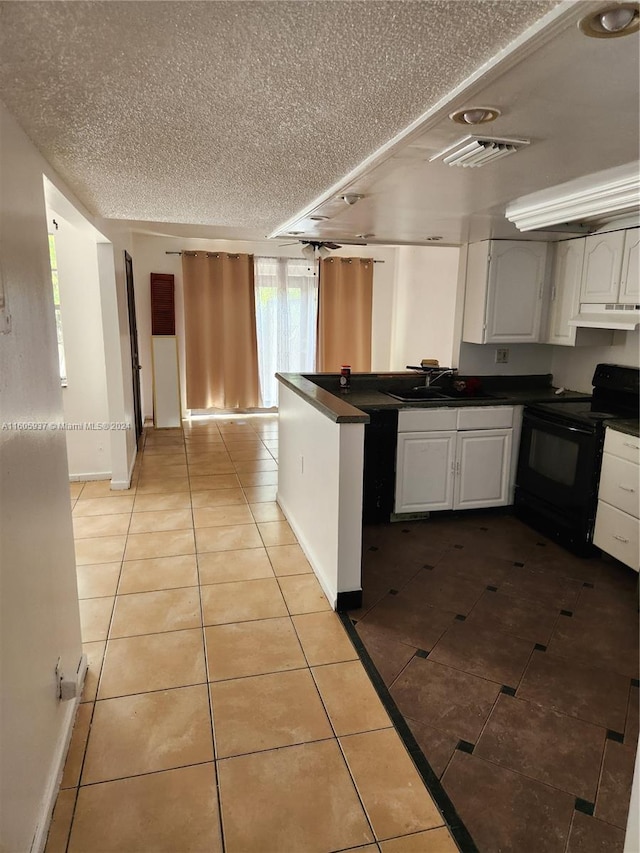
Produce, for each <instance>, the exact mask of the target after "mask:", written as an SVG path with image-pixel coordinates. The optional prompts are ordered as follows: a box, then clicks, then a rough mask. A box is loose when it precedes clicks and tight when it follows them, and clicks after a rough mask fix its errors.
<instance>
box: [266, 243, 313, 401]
mask: <svg viewBox="0 0 640 853" xmlns="http://www.w3.org/2000/svg"><path fill="white" fill-rule="evenodd" d="M255 287H256V331H257V337H258V369H259V374H260V392H261V397H262V405H263V406H264V407H265V408H271V407H272V406H277V405H278V382H277V380H276V378H275V375H274V374H275V373H276V372H279V373H281V372H285V373H304V372H308V371H313V370H315V360H316V325H317V314H318V277H317V267H316V265H315V264H313V263H312V264H309V262H308V261H306V260H304V259H297V258H296V259H292V258H256V261H255Z"/></svg>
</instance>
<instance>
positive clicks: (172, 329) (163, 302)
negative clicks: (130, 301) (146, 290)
mask: <svg viewBox="0 0 640 853" xmlns="http://www.w3.org/2000/svg"><path fill="white" fill-rule="evenodd" d="M175 333H176V312H175V297H174V282H173V276H172V275H167V274H164V273H157V272H152V273H151V334H152V335H175Z"/></svg>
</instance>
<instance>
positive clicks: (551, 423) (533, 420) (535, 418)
mask: <svg viewBox="0 0 640 853" xmlns="http://www.w3.org/2000/svg"><path fill="white" fill-rule="evenodd" d="M523 419H524V420H526V421H528V422H529V423H532V424H538V425H539V426H544V427H557V428H558V429H561V430H562V431H563V432H565V431H567V432H577V433H580V435H595V432H594V430H590V429H580V427H573V426H569V425H568V424H560V423H558V422H557V421H551V420H549V421H548V420H545V418H541V417H539V416H538V415H532V414H531V413H530V412H525V413H524V415H523Z"/></svg>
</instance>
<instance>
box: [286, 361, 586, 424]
mask: <svg viewBox="0 0 640 853" xmlns="http://www.w3.org/2000/svg"><path fill="white" fill-rule="evenodd" d="M276 376H277V378H278V380H279V381H280V382H281V383H282V384H283V385H285V386H286V387H287V388H290V389H291V390H292V391H294V392H295V393H296V394H298V395H299V396H300V397H302V398H303V399H305V400H306V401H307V402H308V403H309V404H310V405H312V406H313V407H314V408H316V409H318V411H320V412H322V413H323V414H324V415H326V416H327V417H328V418H329V419H330V420H332V421H334V422H335V423H369V415H368V414H367V412H368V411H371V410H374V409H416V408H417V409H441V408H452V407H455V408H459V407H461V406H464V407H467V406H526V405H528V404H532V403H558V402H574V401H576V400H578V401H579V400H590V399H591V396H590V395H589V394H583V393H581V392H579V391H563V392H562V394H556V393H555V392H556V390H557V389H556V388H555V387H554V386H552V385H551V384H550V380H551V376H550V375H547V376H545V377H521V378H520V377H518V376H510V377H488V376H487V377H480V378H481V379H482V380H483V384H484V387H485V389H486V391H487V393H491V395H492V396H491V397H478V398H473V397H470V398H465V397H456V398H454V399H443V398H438V399H436V400H424V401H419V402H411V403H404V402H402V401H400V400H396V399H394V398H393V397H389V396H388V394H385V393H384V392H383V391H380V390H377V388H376V387H375V386H380V385H383V386H384V385H389V383H390V382H392V383H396V382H405V383H407V384H408V385H409V386H410V385H411V384H413V385H422V384H424V379H422V378H421V377H420V376H419V375H417V374H414V373H409V372H406V373H405V372H398V373H379V374H354V375H353V376H352V379H351V389H350V391H349V392H348V393H346V394H343V393H340V392H339V386H338V376H339V374H327V373H320V374H306V375H303V374H300V373H277V374H276ZM520 379H521V380H522V382H521V384H522V385H525V386H529V387H525V388H518V387H517V385H518V382H519V380H520ZM314 380H317V381H319V382H322V384H323V385H324V386H325V387H324V388H323V387H321V386H320V385H319V384H317V381H314ZM505 380H508V381H506V382H505ZM535 380H538V382H537V383H536V381H535ZM543 382H546V384H543ZM510 384H511V385H514V386H516V387H514V388H509V387H505V386H508V385H510ZM536 384H537V385H538V387H535V386H536ZM333 385H335V391H336V393H333V391H332V390H329V388H332V386H333ZM532 386H533V387H532Z"/></svg>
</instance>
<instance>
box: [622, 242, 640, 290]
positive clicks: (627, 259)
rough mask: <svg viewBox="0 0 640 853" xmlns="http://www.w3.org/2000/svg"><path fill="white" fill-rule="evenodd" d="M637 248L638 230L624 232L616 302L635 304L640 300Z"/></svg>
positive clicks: (639, 265)
mask: <svg viewBox="0 0 640 853" xmlns="http://www.w3.org/2000/svg"><path fill="white" fill-rule="evenodd" d="M638 246H640V228H633V229H631V230H630V231H626V232H625V235H624V252H623V255H622V279H621V281H620V295H619V297H618V302H637V301H638V300H639V299H640V264H639V256H640V251H639V249H638Z"/></svg>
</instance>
